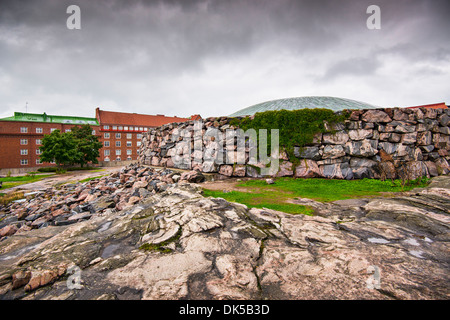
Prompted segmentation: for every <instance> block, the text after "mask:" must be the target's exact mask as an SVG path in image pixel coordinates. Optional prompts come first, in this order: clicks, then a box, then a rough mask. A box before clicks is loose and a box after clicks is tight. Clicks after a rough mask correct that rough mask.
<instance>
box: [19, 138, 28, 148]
mask: <svg viewBox="0 0 450 320" xmlns="http://www.w3.org/2000/svg"><path fill="white" fill-rule="evenodd" d="M20 144H21V145H23V146H24V145H27V144H28V139H20Z"/></svg>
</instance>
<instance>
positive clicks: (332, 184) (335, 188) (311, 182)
mask: <svg viewBox="0 0 450 320" xmlns="http://www.w3.org/2000/svg"><path fill="white" fill-rule="evenodd" d="M428 182H429V179H427V178H423V179H417V180H413V181H409V182H407V183H406V184H405V185H404V186H402V181H401V180H394V181H391V180H386V181H381V180H376V179H362V180H330V179H317V178H314V179H293V178H279V179H277V180H276V182H275V184H273V185H268V184H267V183H266V181H265V180H249V181H246V182H243V183H240V184H238V186H241V187H248V188H250V189H256V190H257V189H264V188H270V189H274V190H276V191H277V193H290V194H292V196H293V197H301V198H308V199H313V200H316V201H321V202H330V201H336V200H345V199H354V198H363V197H368V196H379V195H381V194H382V193H386V192H391V193H392V192H403V191H409V190H411V189H414V188H417V187H425V186H426V185H427V184H428Z"/></svg>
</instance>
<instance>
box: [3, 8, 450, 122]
mask: <svg viewBox="0 0 450 320" xmlns="http://www.w3.org/2000/svg"><path fill="white" fill-rule="evenodd" d="M447 3H448V1H425V0H423V1H422V0H411V1H386V0H385V1H378V2H377V4H378V5H379V6H380V8H381V19H382V20H381V30H368V29H367V27H366V20H367V18H368V14H367V13H366V8H367V7H368V6H369V5H370V4H374V3H373V1H365V0H363V1H349V0H347V1H331V0H330V1H293V0H292V1H288V0H277V1H250V0H249V1H231V0H230V1H224V0H220V1H212V0H211V1H57V0H47V1H45V0H43V1H2V2H0V103H1V111H0V116H9V115H11V114H12V113H13V112H14V111H24V106H25V102H28V103H29V109H28V111H29V112H44V111H45V112H47V113H54V114H59V113H64V114H73V115H91V116H93V112H94V108H95V107H97V106H100V107H101V108H104V109H109V110H118V111H119V110H120V111H125V112H141V113H150V114H155V113H164V114H167V115H178V116H189V115H191V114H194V113H200V114H201V115H202V116H212V115H226V114H230V113H232V112H234V111H236V110H238V109H241V108H243V107H246V106H249V105H251V104H255V103H259V102H263V101H266V100H272V99H277V98H285V97H295V96H304V95H332V96H338V97H345V98H350V99H355V100H361V101H365V102H368V103H372V104H375V105H383V106H406V105H417V104H425V103H434V102H441V101H446V102H447V103H448V102H449V101H450V93H449V91H448V89H447V86H448V83H449V80H450V78H449V74H450V54H449V53H450V50H449V49H450V48H449V47H450V41H449V40H450V39H449V35H448V31H447V30H450V22H449V19H448V18H447V17H446V12H447V13H448V12H450V10H448V9H450V6H449V5H448V4H447ZM71 4H76V5H78V6H79V7H80V9H81V27H82V28H81V30H68V29H67V28H66V20H67V18H68V16H69V15H68V14H67V13H66V8H67V7H68V6H69V5H71Z"/></svg>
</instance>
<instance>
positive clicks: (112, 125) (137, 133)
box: [95, 108, 200, 161]
mask: <svg viewBox="0 0 450 320" xmlns="http://www.w3.org/2000/svg"><path fill="white" fill-rule="evenodd" d="M95 117H96V119H97V121H98V122H99V124H100V131H99V132H100V141H101V142H102V143H103V149H102V150H101V151H100V152H101V154H100V160H101V161H124V160H136V159H137V157H138V156H137V151H138V149H139V147H140V145H141V139H142V133H143V132H146V131H147V130H148V129H150V128H155V127H159V126H162V125H163V124H166V123H172V122H184V121H187V120H189V119H188V118H179V117H166V116H164V115H161V114H158V115H147V114H137V113H124V112H113V111H104V110H100V109H99V108H97V109H95ZM198 118H200V116H199V115H194V116H191V118H190V119H193V120H196V119H198Z"/></svg>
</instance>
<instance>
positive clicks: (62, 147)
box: [39, 130, 79, 166]
mask: <svg viewBox="0 0 450 320" xmlns="http://www.w3.org/2000/svg"><path fill="white" fill-rule="evenodd" d="M39 149H40V150H41V155H40V159H41V161H43V162H53V161H54V162H56V164H57V165H58V166H61V165H68V164H73V163H76V160H77V159H78V158H79V155H78V151H77V148H76V141H75V138H74V136H73V134H72V133H71V132H64V133H61V132H60V131H59V130H54V131H53V132H52V133H50V134H47V135H44V138H43V139H42V146H41V147H39Z"/></svg>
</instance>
